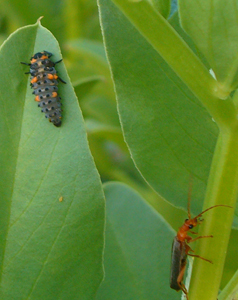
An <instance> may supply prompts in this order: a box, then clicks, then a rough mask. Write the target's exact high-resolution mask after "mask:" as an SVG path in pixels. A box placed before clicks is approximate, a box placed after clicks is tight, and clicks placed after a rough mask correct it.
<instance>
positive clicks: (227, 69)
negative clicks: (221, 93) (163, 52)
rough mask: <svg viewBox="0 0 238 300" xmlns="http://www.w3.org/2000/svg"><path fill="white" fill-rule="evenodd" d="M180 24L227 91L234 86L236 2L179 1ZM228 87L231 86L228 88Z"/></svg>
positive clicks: (236, 79)
mask: <svg viewBox="0 0 238 300" xmlns="http://www.w3.org/2000/svg"><path fill="white" fill-rule="evenodd" d="M179 12H180V17H181V23H182V26H183V28H184V29H185V30H186V32H187V33H188V34H189V35H190V36H191V37H192V39H193V40H194V42H195V44H196V45H197V47H198V48H199V49H200V51H201V52H202V53H203V54H204V56H205V57H206V59H207V61H208V62H209V64H210V66H211V68H212V69H213V71H214V72H215V75H216V77H217V79H218V81H221V82H224V85H227V87H224V88H227V89H232V88H234V87H236V86H237V84H238V54H237V48H238V31H237V27H238V19H237V14H238V6H237V2H236V1H232V0H228V1H221V0H215V1H207V0H196V1H190V0H179ZM230 85H231V86H230Z"/></svg>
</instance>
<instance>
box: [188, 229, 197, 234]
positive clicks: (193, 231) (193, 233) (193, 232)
mask: <svg viewBox="0 0 238 300" xmlns="http://www.w3.org/2000/svg"><path fill="white" fill-rule="evenodd" d="M189 233H192V234H198V233H197V232H194V231H190V230H189Z"/></svg>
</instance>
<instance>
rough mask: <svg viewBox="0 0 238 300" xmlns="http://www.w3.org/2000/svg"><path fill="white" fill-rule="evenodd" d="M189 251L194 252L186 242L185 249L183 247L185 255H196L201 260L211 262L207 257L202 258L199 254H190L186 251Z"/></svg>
mask: <svg viewBox="0 0 238 300" xmlns="http://www.w3.org/2000/svg"><path fill="white" fill-rule="evenodd" d="M189 251H192V252H194V251H193V250H192V249H191V248H190V247H189V245H188V244H186V249H185V253H186V254H187V255H189V256H193V257H198V258H201V259H202V260H205V261H207V262H209V263H211V264H212V261H210V260H209V259H206V258H203V257H201V256H199V255H195V254H190V253H188V252H189Z"/></svg>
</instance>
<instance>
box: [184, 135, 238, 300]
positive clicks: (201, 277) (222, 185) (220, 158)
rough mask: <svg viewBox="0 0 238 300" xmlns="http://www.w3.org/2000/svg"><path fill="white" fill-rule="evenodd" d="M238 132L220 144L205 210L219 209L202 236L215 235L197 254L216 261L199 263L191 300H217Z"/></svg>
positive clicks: (237, 170) (237, 183)
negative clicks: (221, 205)
mask: <svg viewBox="0 0 238 300" xmlns="http://www.w3.org/2000/svg"><path fill="white" fill-rule="evenodd" d="M237 153H238V131H237V130H236V131H232V132H226V133H224V132H221V133H220V135H219V138H218V141H217V146H216V149H215V154H214V157H213V162H212V168H211V172H210V177H209V181H208V187H207V193H206V197H205V202H204V209H205V208H208V207H210V206H213V205H218V204H226V205H230V206H232V207H233V208H227V207H217V208H215V209H213V210H211V211H209V212H207V213H206V215H204V222H203V224H202V225H201V227H200V231H199V235H205V236H206V235H213V238H210V239H209V238H207V239H205V238H204V239H201V240H200V241H199V242H198V243H197V248H196V254H198V255H200V256H201V257H204V258H206V259H210V260H212V262H213V264H210V263H208V262H206V261H204V260H202V259H195V261H194V266H193V274H192V278H191V286H190V289H189V299H191V300H201V299H203V300H213V299H214V300H216V299H217V295H218V290H219V287H220V281H221V277H222V271H223V267H224V261H225V257H226V251H227V246H228V242H229V237H230V231H231V225H232V220H233V216H234V209H235V205H236V200H237V189H238V155H237Z"/></svg>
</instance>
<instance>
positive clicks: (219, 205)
mask: <svg viewBox="0 0 238 300" xmlns="http://www.w3.org/2000/svg"><path fill="white" fill-rule="evenodd" d="M218 206H225V207H230V208H233V207H232V206H229V205H225V204H218V205H214V206H211V207H209V208H207V209H205V210H204V211H202V212H201V213H200V214H199V215H197V216H196V217H195V218H194V219H197V218H198V217H200V216H201V215H202V214H204V213H205V212H206V211H208V210H210V209H212V208H215V207H218Z"/></svg>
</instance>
